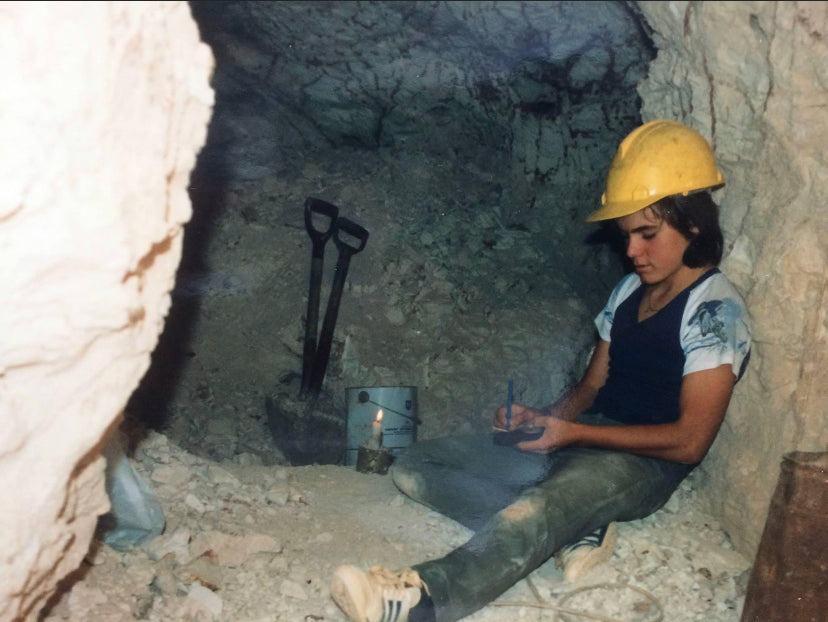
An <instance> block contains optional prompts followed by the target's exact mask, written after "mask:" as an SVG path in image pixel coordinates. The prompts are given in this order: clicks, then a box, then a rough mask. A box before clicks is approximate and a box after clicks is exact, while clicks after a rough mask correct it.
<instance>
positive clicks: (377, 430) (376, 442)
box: [368, 409, 382, 449]
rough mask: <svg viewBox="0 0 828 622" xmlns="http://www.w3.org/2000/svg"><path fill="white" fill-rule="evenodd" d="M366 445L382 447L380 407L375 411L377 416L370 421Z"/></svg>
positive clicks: (374, 447)
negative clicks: (368, 438)
mask: <svg viewBox="0 0 828 622" xmlns="http://www.w3.org/2000/svg"><path fill="white" fill-rule="evenodd" d="M368 445H369V446H370V448H371V449H379V448H380V447H382V409H379V410H378V411H377V418H376V419H374V421H372V422H371V438H370V440H369V441H368Z"/></svg>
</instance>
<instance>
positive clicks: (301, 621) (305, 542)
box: [41, 432, 750, 622]
mask: <svg viewBox="0 0 828 622" xmlns="http://www.w3.org/2000/svg"><path fill="white" fill-rule="evenodd" d="M130 463H131V464H133V465H134V467H135V469H136V472H137V473H138V474H139V475H140V476H141V478H142V479H143V480H144V481H145V482H147V483H149V485H150V488H151V490H152V492H153V494H155V495H156V496H157V498H158V500H159V501H160V503H161V506H162V508H163V511H164V515H165V519H166V528H165V531H164V533H163V534H162V535H161V536H158V537H156V538H154V539H152V540H150V541H148V542H145V543H144V544H142V545H140V546H138V547H136V548H132V549H131V550H128V551H125V552H119V551H116V550H114V549H113V548H111V547H109V546H107V545H105V544H102V543H100V542H96V543H95V545H94V546H93V548H92V550H91V551H90V553H89V555H88V557H87V559H86V561H85V563H84V564H83V565H82V567H81V568H80V569H79V570H78V572H77V573H75V575H73V576H72V577H70V578H69V579H68V580H67V581H66V582H65V585H64V591H63V592H62V593H61V595H60V597H59V598H56V599H54V601H53V603H51V605H50V608H49V609H48V611H47V612H45V613H44V614H43V615H42V617H41V620H43V621H44V622H56V621H58V620H71V621H78V622H80V621H90V620H95V621H96V622H109V621H113V622H114V621H120V620H134V619H137V620H153V621H159V622H160V621H164V622H167V621H171V620H187V621H189V620H194V621H195V620H198V621H218V620H222V621H228V622H319V621H326V622H341V621H343V620H345V618H344V616H343V615H342V613H341V612H340V611H339V610H338V608H337V607H336V605H335V604H334V603H333V601H332V600H331V598H330V594H329V590H328V582H329V579H330V577H331V574H332V572H333V570H334V568H336V566H338V565H339V564H343V563H349V564H355V565H358V566H361V567H366V568H367V567H369V566H371V565H373V564H383V565H386V566H389V567H392V568H394V567H404V566H407V565H411V564H413V563H416V562H418V561H422V560H425V559H430V558H434V557H439V556H441V555H443V554H445V553H447V552H448V551H450V550H451V549H452V548H454V547H456V546H458V545H460V544H461V543H462V542H464V541H465V540H466V539H467V538H468V537H469V535H470V532H469V531H467V530H466V529H465V528H464V527H462V526H460V525H459V524H457V523H455V522H453V521H451V520H449V519H447V518H444V517H442V516H440V515H438V514H436V513H434V512H431V511H429V510H428V509H426V508H425V507H423V506H421V505H419V504H417V503H415V502H413V501H411V500H409V499H407V498H405V497H403V496H402V495H401V494H399V492H397V490H396V489H395V487H394V485H393V483H392V481H391V478H390V477H389V476H387V475H378V474H365V473H360V472H358V471H356V469H355V468H353V467H345V466H337V465H316V466H303V467H286V466H279V465H271V466H265V465H263V464H261V463H260V461H258V460H257V457H256V456H255V455H254V454H241V455H238V456H236V458H235V459H234V460H233V461H225V462H221V463H218V462H211V461H209V460H206V459H204V458H200V457H197V456H195V455H193V454H190V453H188V452H186V451H184V450H183V449H181V448H180V447H179V446H177V445H175V444H173V443H171V442H170V441H169V439H168V438H167V437H166V436H164V435H161V434H158V433H156V432H149V433H148V434H147V436H146V437H145V439H144V440H143V441H142V442H141V443H140V444H139V446H138V448H137V450H136V451H135V454H134V458H132V459H131V460H130ZM618 534H619V535H618V544H617V546H616V549H615V553H614V555H613V557H612V559H611V560H610V561H609V562H608V563H607V564H605V565H603V566H600V567H598V568H596V569H594V570H593V571H592V572H591V573H589V574H588V575H587V576H585V577H584V578H583V579H581V580H580V581H578V582H577V583H565V582H564V581H563V578H562V573H561V571H560V570H559V569H558V568H556V566H555V562H554V560H550V561H549V562H547V563H546V564H545V565H544V566H542V567H541V568H539V569H538V570H537V571H536V572H534V573H533V574H532V575H531V576H530V578H529V580H524V581H521V582H520V583H518V584H517V585H515V586H514V587H513V588H512V589H510V590H509V591H507V592H506V593H505V594H503V595H502V597H501V598H500V599H499V600H498V601H497V602H495V603H492V604H491V605H489V606H488V607H486V608H485V609H483V610H481V611H479V612H477V613H475V614H473V615H471V616H469V617H468V618H467V619H468V620H470V621H473V622H495V621H507V620H516V619H519V620H538V621H541V620H543V621H550V620H561V621H568V620H603V621H605V622H606V621H619V622H651V621H655V620H668V621H670V622H690V621H702V620H703V621H704V622H736V621H738V620H739V618H740V612H741V608H742V605H743V601H744V593H745V587H746V584H747V579H748V575H749V570H750V564H749V562H748V560H746V559H745V558H744V557H743V556H741V555H740V554H738V553H737V552H735V551H734V550H733V548H732V546H731V544H730V542H729V540H728V537H727V534H726V533H724V532H723V530H722V529H721V528H720V527H719V525H718V524H717V523H716V522H715V521H714V520H713V519H712V518H711V517H710V516H708V515H706V514H705V513H704V512H702V511H701V510H700V509H699V508H698V506H697V503H696V494H695V490H694V481H693V477H692V475H691V477H690V478H689V479H688V480H687V481H686V482H685V483H684V484H683V485H682V486H681V488H680V489H679V490H678V491H677V492H676V494H675V495H674V496H673V498H672V499H671V501H670V502H669V503H668V504H667V505H666V506H665V507H664V508H663V509H662V510H660V511H659V512H657V513H656V514H655V515H653V516H651V517H649V518H647V519H645V520H641V521H634V522H631V523H625V524H621V525H619V529H618ZM561 608H562V609H564V610H578V611H582V612H584V613H583V615H578V616H575V615H572V614H566V615H563V614H560V611H559V609H561Z"/></svg>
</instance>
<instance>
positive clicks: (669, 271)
mask: <svg viewBox="0 0 828 622" xmlns="http://www.w3.org/2000/svg"><path fill="white" fill-rule="evenodd" d="M616 222H617V224H618V228H619V229H620V230H621V235H622V236H623V237H624V240H625V242H626V245H627V257H629V258H630V259H631V260H632V263H633V266H634V267H635V271H636V272H637V273H638V276H639V278H640V279H641V281H642V282H644V283H645V284H647V285H654V284H656V283H661V282H663V281H665V280H667V279H670V278H671V277H673V276H675V275H676V274H677V273H678V272H679V271H680V270H682V269H683V268H685V265H684V263H683V262H682V257H683V256H684V251H685V250H686V249H687V247H688V246H689V245H690V241H689V240H688V239H687V238H685V237H684V236H683V235H682V234H681V233H679V232H678V231H677V230H676V229H674V228H673V227H671V226H670V225H669V224H667V222H666V221H665V220H663V219H662V218H661V217H659V216H658V214H656V213H655V212H654V211H653V210H652V209H651V208H649V207H645V208H644V209H641V210H638V211H637V212H634V213H633V214H630V215H629V216H623V217H621V218H619V219H618V220H617V221H616Z"/></svg>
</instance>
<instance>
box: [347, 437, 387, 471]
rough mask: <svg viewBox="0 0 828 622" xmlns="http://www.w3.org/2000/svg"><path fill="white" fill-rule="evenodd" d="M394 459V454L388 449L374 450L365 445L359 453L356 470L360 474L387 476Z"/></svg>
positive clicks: (360, 448) (361, 446)
mask: <svg viewBox="0 0 828 622" xmlns="http://www.w3.org/2000/svg"><path fill="white" fill-rule="evenodd" d="M393 459H394V454H393V453H392V452H391V450H390V449H388V448H387V447H380V448H379V449H373V448H371V447H368V446H367V445H366V444H365V443H363V444H362V445H360V446H359V450H358V451H357V463H356V470H357V471H359V472H360V473H377V474H379V475H385V474H386V473H388V468H389V467H390V466H391V462H392V461H393Z"/></svg>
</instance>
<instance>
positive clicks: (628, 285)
mask: <svg viewBox="0 0 828 622" xmlns="http://www.w3.org/2000/svg"><path fill="white" fill-rule="evenodd" d="M639 285H641V279H640V278H638V275H637V274H636V273H635V272H632V273H630V274H628V275H627V276H625V277H624V278H623V279H621V280H620V281H619V282H618V284H617V285H616V286H615V288H614V289H613V290H612V293H611V294H610V297H609V300H607V304H606V306H605V307H604V308H603V309H602V310H601V312H600V313H599V314H598V315H597V316H596V317H595V328H597V329H598V335H599V336H600V337H601V339H603V340H604V341H609V340H610V331H611V330H612V320H613V318H614V317H615V310H616V309H617V308H618V305H620V304H621V303H622V302H624V301H625V300H626V299H627V298H628V297H629V295H630V294H632V293H633V292H634V291H635V290H636V288H637V287H638V286H639Z"/></svg>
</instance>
